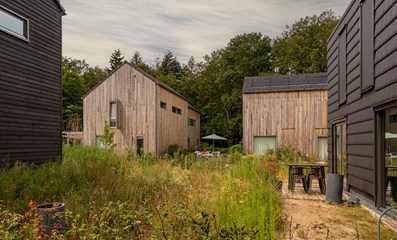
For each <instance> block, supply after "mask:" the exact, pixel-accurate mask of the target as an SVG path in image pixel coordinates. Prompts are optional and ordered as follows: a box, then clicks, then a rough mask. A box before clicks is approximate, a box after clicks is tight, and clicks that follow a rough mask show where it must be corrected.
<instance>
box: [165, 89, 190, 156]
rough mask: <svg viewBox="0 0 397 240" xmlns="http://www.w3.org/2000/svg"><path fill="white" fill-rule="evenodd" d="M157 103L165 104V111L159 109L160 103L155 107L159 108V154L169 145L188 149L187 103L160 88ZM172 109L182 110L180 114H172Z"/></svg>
mask: <svg viewBox="0 0 397 240" xmlns="http://www.w3.org/2000/svg"><path fill="white" fill-rule="evenodd" d="M159 90H160V91H159V101H162V102H165V103H166V104H167V109H161V108H160V102H159V104H158V106H157V108H159V109H160V110H159V111H160V112H159V146H158V147H159V152H160V154H161V153H163V152H164V150H165V149H166V148H167V147H168V146H169V145H170V144H178V145H180V146H181V147H183V148H184V149H187V148H188V145H187V144H188V138H189V125H188V119H189V108H188V102H187V101H186V100H185V99H183V98H181V97H179V96H176V95H175V94H173V93H171V92H170V91H168V90H166V89H164V88H160V89H159ZM172 107H177V108H179V109H181V110H182V113H181V114H177V113H174V112H172Z"/></svg>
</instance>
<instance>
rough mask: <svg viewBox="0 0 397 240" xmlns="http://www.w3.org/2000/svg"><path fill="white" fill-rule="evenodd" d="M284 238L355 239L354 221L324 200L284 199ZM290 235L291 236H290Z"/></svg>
mask: <svg viewBox="0 0 397 240" xmlns="http://www.w3.org/2000/svg"><path fill="white" fill-rule="evenodd" d="M283 211H284V214H285V223H286V226H287V229H286V239H357V231H356V230H355V222H354V221H352V220H351V219H346V218H345V217H343V216H341V215H339V214H335V213H336V212H338V211H339V209H338V207H337V206H335V205H330V204H327V203H325V202H324V201H318V200H301V199H284V206H283ZM291 237H292V238H291Z"/></svg>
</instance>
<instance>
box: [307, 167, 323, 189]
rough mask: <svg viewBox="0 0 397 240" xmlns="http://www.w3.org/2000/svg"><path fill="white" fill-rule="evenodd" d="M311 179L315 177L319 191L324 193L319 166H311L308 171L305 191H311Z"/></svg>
mask: <svg viewBox="0 0 397 240" xmlns="http://www.w3.org/2000/svg"><path fill="white" fill-rule="evenodd" d="M313 179H317V180H318V185H319V187H320V191H321V193H325V178H324V176H323V175H322V174H321V170H320V168H312V169H310V173H309V175H308V177H307V192H308V193H311V190H312V189H311V188H312V182H313Z"/></svg>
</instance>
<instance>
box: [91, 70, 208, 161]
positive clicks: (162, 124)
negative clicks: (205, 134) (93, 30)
mask: <svg viewBox="0 0 397 240" xmlns="http://www.w3.org/2000/svg"><path fill="white" fill-rule="evenodd" d="M83 105H84V120H83V121H84V142H85V144H87V145H91V146H95V145H97V146H98V138H99V137H100V136H102V135H103V130H104V124H105V122H106V121H107V122H108V123H109V125H110V128H111V130H112V131H114V132H115V136H114V143H115V144H116V150H117V151H118V152H123V151H125V150H132V151H134V152H136V153H139V152H140V149H143V150H144V152H150V153H153V154H154V155H155V156H157V157H158V156H160V155H161V154H162V153H163V152H164V151H165V150H166V149H167V148H168V146H169V145H171V144H178V145H180V146H181V147H183V148H184V149H190V150H194V149H196V148H197V147H198V144H199V139H200V112H199V111H198V110H197V109H195V108H193V107H192V106H190V105H189V102H188V100H187V99H186V98H185V97H183V96H182V95H181V94H179V93H178V92H177V91H175V90H174V89H172V88H171V87H169V86H167V85H166V84H164V83H162V82H160V81H159V80H157V79H155V78H154V77H152V76H150V75H149V74H147V73H146V72H144V71H143V70H141V69H140V68H139V67H137V66H136V65H134V64H130V63H128V62H125V63H124V64H122V65H121V66H120V67H118V68H117V69H115V70H114V71H113V72H112V73H111V74H110V75H109V76H108V77H107V78H105V79H104V80H103V81H101V82H100V83H99V84H98V85H97V86H95V87H94V88H93V89H91V90H90V91H89V92H88V93H87V94H86V95H84V96H83Z"/></svg>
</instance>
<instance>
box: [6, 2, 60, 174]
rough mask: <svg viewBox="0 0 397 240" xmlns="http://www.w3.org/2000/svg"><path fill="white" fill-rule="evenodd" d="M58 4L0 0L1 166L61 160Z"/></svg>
mask: <svg viewBox="0 0 397 240" xmlns="http://www.w3.org/2000/svg"><path fill="white" fill-rule="evenodd" d="M63 15H65V10H64V9H63V7H62V6H61V4H60V3H59V1H57V0H43V1H22V0H0V166H2V167H3V166H12V165H14V164H15V162H16V161H20V162H24V163H43V162H46V161H49V160H56V159H59V158H60V157H61V155H62V154H61V152H62V144H61V132H62V130H61V106H62V104H61V95H62V89H61V77H62V76H61V71H62V68H61V57H62V16H63Z"/></svg>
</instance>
